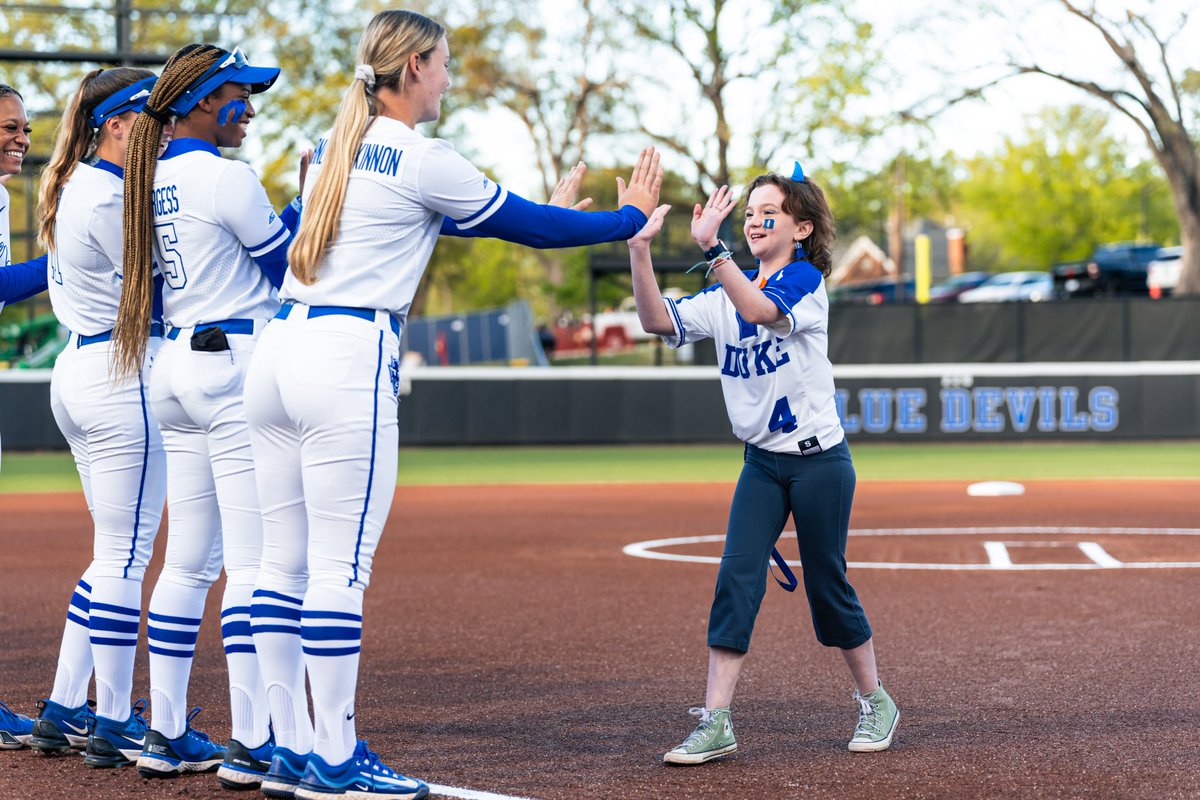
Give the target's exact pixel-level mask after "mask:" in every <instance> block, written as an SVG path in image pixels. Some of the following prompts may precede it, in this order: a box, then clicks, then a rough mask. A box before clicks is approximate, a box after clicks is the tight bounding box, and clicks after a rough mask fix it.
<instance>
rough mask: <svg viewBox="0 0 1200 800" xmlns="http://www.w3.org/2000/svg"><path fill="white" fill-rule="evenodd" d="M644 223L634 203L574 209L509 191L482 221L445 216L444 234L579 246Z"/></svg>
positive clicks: (629, 232)
mask: <svg viewBox="0 0 1200 800" xmlns="http://www.w3.org/2000/svg"><path fill="white" fill-rule="evenodd" d="M645 224H646V215H645V214H643V213H642V212H641V211H640V210H639V209H638V208H636V207H635V206H621V208H620V210H618V211H576V210H574V209H571V208H560V207H559V206H547V205H539V204H538V203H533V202H530V201H529V200H526V199H525V198H523V197H521V196H519V195H515V194H513V193H512V192H508V196H507V197H506V198H505V200H504V203H503V204H502V205H501V206H500V207H499V208H498V209H496V211H495V212H494V213H492V214H491V215H490V216H488V217H487V219H484V220H483V221H482V222H478V223H475V224H474V225H471V226H470V227H467V228H462V227H459V225H458V224H457V223H456V222H454V220H452V219H450V218H449V217H447V218H446V219H444V220H443V221H442V231H441V232H442V235H444V236H464V237H469V236H485V237H490V238H493V239H503V240H504V241H506V242H515V243H516V244H520V245H525V246H526V247H536V248H539V249H547V248H552V247H580V246H582V245H588V244H599V243H600V242H616V241H620V240H622V239H628V238H630V237H631V236H633V235H634V234H635V233H637V232H638V231H640V230H641V229H642V226H643V225H645Z"/></svg>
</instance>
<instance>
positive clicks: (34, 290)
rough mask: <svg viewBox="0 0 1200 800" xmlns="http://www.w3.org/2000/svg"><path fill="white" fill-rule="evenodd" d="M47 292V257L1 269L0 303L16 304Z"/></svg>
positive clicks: (39, 257)
mask: <svg viewBox="0 0 1200 800" xmlns="http://www.w3.org/2000/svg"><path fill="white" fill-rule="evenodd" d="M44 291H46V256H44V255H43V256H38V257H37V258H35V259H33V260H32V261H22V262H21V263H19V264H9V265H8V266H7V267H3V268H0V301H3V302H5V303H16V302H18V301H20V300H25V299H26V298H29V297H33V296H34V295H35V294H38V293H39V292H44Z"/></svg>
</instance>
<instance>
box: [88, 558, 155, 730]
mask: <svg viewBox="0 0 1200 800" xmlns="http://www.w3.org/2000/svg"><path fill="white" fill-rule="evenodd" d="M91 611H92V614H91V620H90V622H89V624H88V629H89V631H90V632H91V644H92V658H93V659H94V660H95V662H96V715H97V716H100V717H106V718H108V719H111V720H116V721H118V722H120V721H122V720H125V719H128V718H129V701H130V692H131V691H132V690H133V657H134V654H135V653H136V651H137V640H138V628H139V624H140V622H141V616H142V582H141V581H135V580H129V579H128V578H96V579H95V580H94V581H93V582H92V604H91Z"/></svg>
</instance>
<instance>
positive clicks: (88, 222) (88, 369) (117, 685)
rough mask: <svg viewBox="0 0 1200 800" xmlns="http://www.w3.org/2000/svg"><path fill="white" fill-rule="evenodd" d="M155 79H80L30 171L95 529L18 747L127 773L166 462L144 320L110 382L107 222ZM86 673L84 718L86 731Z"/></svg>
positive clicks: (121, 72) (56, 394)
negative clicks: (43, 694) (27, 736)
mask: <svg viewBox="0 0 1200 800" xmlns="http://www.w3.org/2000/svg"><path fill="white" fill-rule="evenodd" d="M154 81H155V78H154V76H153V74H152V73H150V72H148V71H146V70H141V69H130V68H118V69H111V70H96V71H94V72H92V73H89V74H88V75H87V76H86V77H84V79H83V81H82V82H81V83H80V86H79V90H78V91H77V92H76V94H75V96H74V97H73V99H72V101H71V104H70V106H69V107H68V108H67V111H66V113H65V114H64V116H63V121H62V124H61V126H60V131H59V137H58V142H57V145H56V147H55V152H54V156H53V158H52V159H51V161H50V164H49V165H48V166H47V168H46V169H45V170H44V171H43V174H42V190H41V204H40V209H39V217H40V219H41V239H42V241H43V244H44V245H45V246H46V249H47V251H48V253H49V269H48V272H47V280H48V284H49V289H50V302H51V305H52V306H53V308H54V313H55V315H56V316H57V317H58V319H59V321H60V322H61V323H62V324H63V325H64V326H66V328H67V329H68V330H69V331H70V336H69V338H68V339H67V345H66V348H65V349H64V350H63V352H62V353H61V354H60V355H59V357H58V359H57V361H56V362H55V365H54V374H53V377H52V379H51V382H50V403H51V408H52V410H53V412H54V417H55V420H56V421H57V422H58V426H59V428H60V429H61V430H62V432H63V436H65V437H66V439H67V443H68V444H69V445H70V447H71V453H72V455H73V456H74V458H75V463H76V466H77V467H78V469H79V477H80V480H81V481H82V484H83V491H84V497H85V499H86V500H87V504H88V510H89V511H90V512H91V515H92V520H93V523H94V525H95V551H94V557H93V561H92V563H91V565H90V566H89V567H88V569H87V571H86V572H84V574H83V577H82V578H81V579H80V580H79V583H78V585H77V586H76V588H75V592H74V595H73V597H72V598H71V605H70V608H69V609H68V613H67V623H66V628H65V630H64V632H63V639H62V646H61V649H60V652H59V660H58V671H57V674H56V676H55V680H54V688H53V691H52V692H51V694H50V696H49V697H48V698H47V699H45V700H43V701H42V702H40V703H39V704H38V705H39V707H40V708H41V712H40V714H39V715H38V719H37V721H36V722H35V724H34V728H33V738H32V740H31V742H30V744H31V745H32V746H33V747H34V748H36V749H39V750H42V751H44V752H66V751H67V750H69V749H70V748H71V747H83V746H84V742H85V740H86V745H87V755H86V757H85V759H84V763H86V764H88V765H89V766H95V767H111V766H119V765H122V764H128V763H132V762H133V761H134V760H136V759H137V756H138V754H139V753H140V752H141V749H142V744H143V738H144V736H145V730H146V723H145V720H144V719H143V718H142V717H141V715H140V711H141V710H142V709H143V708H144V704H141V705H139V706H138V707H137V708H135V709H134V710H133V711H132V712H131V710H130V706H129V701H130V692H131V690H132V685H133V662H134V651H135V647H136V645H137V638H138V630H139V623H140V619H141V611H142V577H143V576H144V574H145V572H146V565H147V564H148V563H149V560H150V553H151V549H152V548H153V543H154V537H155V534H156V533H157V532H158V526H159V521H160V520H161V518H162V508H163V499H164V497H165V495H166V472H165V467H166V462H165V457H164V455H163V448H162V437H161V435H160V434H159V430H158V422H157V421H156V420H155V419H154V415H153V412H152V411H151V410H150V408H149V398H148V396H147V383H148V380H149V367H148V364H149V361H150V360H151V359H152V358H153V355H154V353H155V352H157V349H158V346H159V344H160V343H161V341H162V333H163V330H162V323H161V321H158V322H155V323H154V324H153V325H152V327H151V330H150V336H151V340H150V342H149V343H148V345H147V367H146V368H144V369H143V370H141V371H140V372H139V373H138V374H135V375H132V376H130V377H129V378H127V379H125V380H122V381H119V382H117V383H111V382H110V368H111V366H112V358H111V355H112V349H111V348H112V328H113V324H114V323H115V321H116V318H117V304H118V301H119V300H120V296H121V273H120V264H121V224H122V222H121V220H122V209H123V206H124V181H123V177H124V170H123V168H124V163H125V149H126V144H127V141H128V135H129V132H130V129H131V127H132V125H133V121H134V119H135V118H136V117H137V112H138V111H139V110H140V109H141V107H142V105H143V104H144V103H145V101H146V98H148V97H149V96H150V90H151V88H152V87H153V86H154ZM93 665H94V669H95V675H96V712H95V714H96V719H95V722H94V723H93V725H94V727H92V729H91V731H90V734H89V719H88V717H89V716H90V713H91V712H90V711H89V708H88V704H87V690H88V684H89V682H90V678H91V674H92V671H93Z"/></svg>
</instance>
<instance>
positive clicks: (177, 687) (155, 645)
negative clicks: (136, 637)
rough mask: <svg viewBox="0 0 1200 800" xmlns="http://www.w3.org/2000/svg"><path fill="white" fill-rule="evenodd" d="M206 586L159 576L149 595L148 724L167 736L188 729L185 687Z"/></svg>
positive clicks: (147, 626) (180, 733) (202, 612)
mask: <svg viewBox="0 0 1200 800" xmlns="http://www.w3.org/2000/svg"><path fill="white" fill-rule="evenodd" d="M207 596H208V585H204V586H185V585H183V584H180V583H175V582H173V581H171V580H163V579H162V578H160V579H159V581H158V584H157V585H156V586H155V587H154V594H153V595H151V596H150V610H149V612H148V614H147V623H146V638H147V640H148V641H149V649H150V709H151V714H152V717H151V727H152V728H154V730H156V731H158V732H159V733H161V734H162V735H163V736H165V737H167V738H168V739H177V738H179V737H180V736H182V735H183V732H184V730H186V729H187V714H188V707H187V689H188V679H189V678H190V677H191V674H192V658H193V657H194V656H195V653H196V636H197V634H198V633H199V631H200V618H201V617H202V616H203V615H204V599H205V597H207Z"/></svg>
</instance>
